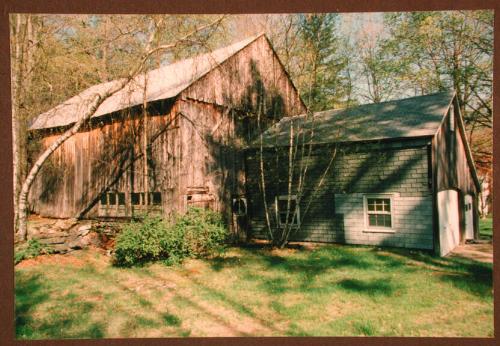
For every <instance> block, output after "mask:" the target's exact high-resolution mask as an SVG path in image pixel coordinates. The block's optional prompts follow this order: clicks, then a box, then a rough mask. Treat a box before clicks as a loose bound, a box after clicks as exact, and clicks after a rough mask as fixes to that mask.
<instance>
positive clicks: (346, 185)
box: [246, 139, 433, 249]
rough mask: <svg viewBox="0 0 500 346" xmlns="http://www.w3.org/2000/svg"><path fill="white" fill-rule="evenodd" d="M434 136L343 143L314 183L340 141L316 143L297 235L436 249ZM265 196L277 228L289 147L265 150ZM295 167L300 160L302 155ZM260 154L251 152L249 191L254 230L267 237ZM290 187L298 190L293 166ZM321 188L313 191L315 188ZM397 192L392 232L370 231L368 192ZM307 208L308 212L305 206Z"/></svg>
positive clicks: (294, 237) (308, 162)
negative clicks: (432, 182)
mask: <svg viewBox="0 0 500 346" xmlns="http://www.w3.org/2000/svg"><path fill="white" fill-rule="evenodd" d="M429 145H430V139H415V140H404V141H397V142H379V143H371V144H369V143H358V144H353V145H344V146H340V145H339V146H338V147H337V148H336V154H335V158H334V161H333V163H332V165H331V167H330V170H329V171H328V172H327V173H326V175H325V176H324V180H323V184H322V186H321V187H320V188H319V189H317V186H318V183H319V181H320V180H321V177H322V176H323V174H324V172H325V170H326V167H327V165H328V163H329V161H330V160H331V158H332V153H333V152H334V149H335V147H332V146H321V147H319V146H318V147H316V148H315V150H314V151H313V153H312V155H311V157H310V158H309V159H308V160H303V161H302V162H303V164H304V165H307V167H308V172H307V175H306V179H305V181H306V183H305V188H304V197H303V199H302V201H301V203H300V213H301V214H302V215H301V228H300V231H298V232H295V233H293V235H292V237H291V239H292V240H309V241H319V242H340V243H351V244H372V245H389V246H401V247H409V248H423V249H432V247H433V243H432V242H433V235H432V188H431V185H430V178H431V172H430V170H429V159H430V157H429V155H430V150H429ZM264 166H265V167H264V172H265V181H266V191H265V192H266V200H267V204H268V207H269V215H270V217H271V221H272V227H273V228H275V227H277V225H276V216H275V197H276V196H278V195H287V191H288V188H287V182H288V179H287V167H288V159H287V157H286V153H282V154H278V153H277V152H276V151H267V152H266V153H265V156H264ZM294 166H295V167H299V166H300V160H299V161H296V162H295V164H294ZM260 174H261V173H260V169H259V155H258V153H257V152H255V151H249V152H248V153H247V157H246V179H247V196H248V199H249V204H250V211H249V213H250V215H249V217H250V219H251V222H250V225H251V230H250V231H251V236H252V237H256V238H265V237H266V232H267V231H266V222H265V214H264V208H263V194H262V191H261V188H260V182H259V180H260V177H261V175H260ZM294 176H295V178H294V184H293V188H292V194H295V193H296V191H297V181H298V179H297V177H298V171H297V170H296V171H295V172H294ZM315 189H317V192H316V193H314V190H315ZM374 193H375V194H390V195H393V196H394V199H393V203H394V205H393V209H394V215H393V217H394V219H393V223H394V225H393V226H394V230H395V232H394V233H391V234H384V233H369V232H366V231H365V230H364V225H363V195H364V194H374ZM308 205H309V210H308V211H307V214H306V215H305V216H304V214H305V211H306V209H307V208H308Z"/></svg>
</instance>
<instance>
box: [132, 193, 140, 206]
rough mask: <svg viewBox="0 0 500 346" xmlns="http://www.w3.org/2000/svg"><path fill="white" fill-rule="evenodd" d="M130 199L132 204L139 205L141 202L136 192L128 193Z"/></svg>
mask: <svg viewBox="0 0 500 346" xmlns="http://www.w3.org/2000/svg"><path fill="white" fill-rule="evenodd" d="M130 201H131V203H132V205H139V204H140V203H141V197H140V194H139V193H138V192H132V193H131V194H130Z"/></svg>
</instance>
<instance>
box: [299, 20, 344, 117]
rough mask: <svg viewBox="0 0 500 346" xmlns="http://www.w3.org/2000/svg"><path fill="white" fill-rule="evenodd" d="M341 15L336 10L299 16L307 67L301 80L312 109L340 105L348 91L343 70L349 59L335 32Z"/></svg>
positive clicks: (304, 96) (303, 70)
mask: <svg viewBox="0 0 500 346" xmlns="http://www.w3.org/2000/svg"><path fill="white" fill-rule="evenodd" d="M337 18H338V15H336V14H332V13H326V14H308V15H300V17H299V28H300V29H299V30H300V31H299V34H300V39H301V43H300V49H301V51H302V56H301V58H302V66H303V69H302V71H301V73H300V76H299V79H298V80H299V82H298V84H299V89H300V90H302V96H303V99H304V102H306V104H307V105H308V107H309V108H310V109H311V111H318V110H325V109H331V108H337V107H338V106H339V105H341V104H342V103H343V101H345V99H346V96H347V95H348V90H347V89H348V85H349V83H348V80H347V78H346V76H345V75H344V74H343V72H344V69H345V68H346V66H347V64H348V62H349V60H348V58H347V56H344V55H342V54H341V52H340V49H339V46H340V45H341V44H342V43H343V42H342V40H341V39H340V38H339V37H338V36H337V35H336V34H335V32H336V24H337Z"/></svg>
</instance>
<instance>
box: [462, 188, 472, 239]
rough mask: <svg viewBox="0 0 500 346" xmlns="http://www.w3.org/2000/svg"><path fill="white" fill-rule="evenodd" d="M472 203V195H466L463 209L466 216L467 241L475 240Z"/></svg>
mask: <svg viewBox="0 0 500 346" xmlns="http://www.w3.org/2000/svg"><path fill="white" fill-rule="evenodd" d="M472 201H473V200H472V195H465V198H464V208H463V210H464V214H465V240H472V239H474V216H473V213H472V209H473V203H472Z"/></svg>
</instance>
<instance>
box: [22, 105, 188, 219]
mask: <svg viewBox="0 0 500 346" xmlns="http://www.w3.org/2000/svg"><path fill="white" fill-rule="evenodd" d="M168 114H169V115H168V116H160V115H150V116H148V117H147V120H146V124H147V125H146V128H147V131H146V133H147V135H146V137H144V130H143V129H144V127H143V126H144V124H143V120H142V117H130V118H129V117H127V118H126V119H125V120H120V121H112V122H111V121H109V122H107V123H105V124H104V125H102V126H100V127H97V128H93V129H91V130H88V131H82V132H79V133H77V134H76V135H75V136H73V137H71V138H70V139H68V140H67V141H66V142H65V143H64V144H63V145H62V146H61V147H59V148H58V149H57V150H56V151H55V152H54V153H53V155H52V156H51V158H50V159H49V161H48V162H47V163H46V165H45V166H44V167H43V168H42V170H41V171H40V174H39V175H38V177H37V178H36V180H35V183H34V186H33V188H32V193H31V195H30V201H31V205H32V206H33V209H34V211H35V212H36V213H39V214H40V215H42V216H51V217H61V218H66V217H75V216H79V215H80V214H83V215H82V216H84V217H91V216H97V206H98V204H99V197H100V195H101V193H102V192H103V191H106V190H116V191H117V192H129V193H130V192H144V191H151V192H153V191H159V192H162V204H163V207H164V209H165V210H166V212H170V211H173V210H174V209H175V208H176V206H177V203H174V201H176V200H177V197H178V187H177V186H178V176H179V174H178V171H179V168H180V161H179V160H178V157H179V136H178V120H177V119H174V114H175V107H174V108H173V109H172V110H171V111H169V113H168ZM59 135H60V134H53V135H48V136H45V137H44V138H43V139H42V149H43V148H46V147H48V146H49V145H50V144H51V143H52V142H53V141H54V140H55V139H57V138H58V137H59ZM144 138H147V141H148V150H147V156H146V157H147V160H145V159H144V157H145V156H144V150H143V148H144V142H143V141H144ZM153 139H154V140H153ZM146 162H147V164H146ZM145 165H147V167H148V170H147V171H145V169H144V167H145ZM146 173H147V177H148V178H147V179H145V174H146ZM146 184H147V187H146ZM127 199H129V200H128V202H130V196H129V195H127ZM128 204H130V203H128ZM129 212H130V210H129Z"/></svg>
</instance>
